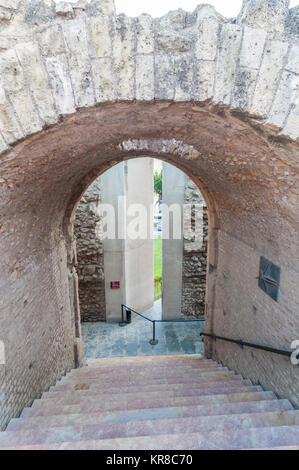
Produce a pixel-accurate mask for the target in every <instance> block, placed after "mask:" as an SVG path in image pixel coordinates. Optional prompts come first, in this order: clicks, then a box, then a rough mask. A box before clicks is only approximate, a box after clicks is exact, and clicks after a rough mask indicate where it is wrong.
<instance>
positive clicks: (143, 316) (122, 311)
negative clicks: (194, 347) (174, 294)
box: [119, 304, 205, 346]
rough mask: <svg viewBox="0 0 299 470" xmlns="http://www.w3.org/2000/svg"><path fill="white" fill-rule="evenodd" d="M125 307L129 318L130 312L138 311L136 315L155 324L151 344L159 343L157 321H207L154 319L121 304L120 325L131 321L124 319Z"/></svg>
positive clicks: (197, 320)
mask: <svg viewBox="0 0 299 470" xmlns="http://www.w3.org/2000/svg"><path fill="white" fill-rule="evenodd" d="M124 309H126V312H127V318H128V313H130V314H131V313H132V312H133V313H136V315H139V316H140V317H142V318H143V319H144V320H147V321H150V322H151V323H152V324H153V337H152V339H151V340H150V344H152V345H153V346H154V345H156V344H158V340H157V339H156V323H170V322H173V323H186V322H199V321H200V322H202V321H205V320H200V319H199V318H196V319H193V320H152V319H151V318H148V317H146V316H145V315H142V313H139V312H137V311H136V310H134V309H133V308H131V307H128V306H127V305H125V304H121V318H122V321H121V322H119V326H126V325H127V324H128V323H130V322H129V321H125V320H124Z"/></svg>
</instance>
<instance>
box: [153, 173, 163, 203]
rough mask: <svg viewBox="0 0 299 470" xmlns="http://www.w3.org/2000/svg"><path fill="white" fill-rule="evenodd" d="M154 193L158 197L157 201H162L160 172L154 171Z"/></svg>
mask: <svg viewBox="0 0 299 470" xmlns="http://www.w3.org/2000/svg"><path fill="white" fill-rule="evenodd" d="M154 191H155V193H156V194H157V195H158V196H159V199H162V171H155V174H154Z"/></svg>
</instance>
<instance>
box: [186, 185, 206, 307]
mask: <svg viewBox="0 0 299 470" xmlns="http://www.w3.org/2000/svg"><path fill="white" fill-rule="evenodd" d="M184 203H185V204H191V205H198V206H200V207H198V208H197V210H196V207H195V208H194V210H193V211H192V213H191V217H192V223H191V227H190V228H191V230H193V229H194V225H195V222H196V220H195V218H196V212H197V211H198V212H197V214H198V216H199V217H201V212H202V234H203V242H202V245H200V246H199V247H198V246H196V244H195V243H190V240H189V238H188V234H186V235H187V237H185V238H184V252H183V272H182V276H183V282H182V314H183V315H184V316H188V315H193V316H198V315H204V313H205V299H206V276H207V253H208V210H207V206H206V203H205V201H204V199H203V197H202V194H201V192H200V191H199V189H198V187H197V186H196V184H195V183H194V182H193V181H192V180H191V179H190V178H188V177H187V176H186V185H185V195H184ZM191 236H192V234H191Z"/></svg>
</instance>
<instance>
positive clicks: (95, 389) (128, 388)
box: [43, 374, 252, 398]
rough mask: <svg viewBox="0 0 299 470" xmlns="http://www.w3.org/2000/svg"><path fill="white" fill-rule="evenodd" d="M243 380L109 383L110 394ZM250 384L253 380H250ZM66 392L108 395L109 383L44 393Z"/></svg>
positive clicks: (221, 377) (223, 377) (213, 378)
mask: <svg viewBox="0 0 299 470" xmlns="http://www.w3.org/2000/svg"><path fill="white" fill-rule="evenodd" d="M240 380H243V379H242V377H241V376H237V375H235V376H233V375H231V376H230V375H224V374H223V375H217V376H211V377H209V376H208V377H201V380H198V381H195V382H191V383H188V385H187V387H186V383H184V382H181V380H178V382H179V383H178V382H175V383H169V382H167V381H166V382H164V383H156V384H143V383H137V384H136V383H134V382H132V383H131V384H124V385H123V384H122V385H121V387H120V386H118V387H116V386H115V385H114V384H113V385H110V384H109V394H115V393H117V394H119V393H120V390H121V392H122V393H130V392H136V393H137V392H145V393H146V392H151V391H160V390H161V391H162V390H181V389H186V388H188V389H191V388H197V387H199V386H200V385H201V384H217V383H222V382H227V381H230V382H237V381H240ZM248 383H249V384H250V385H252V384H251V382H250V381H248ZM65 392H68V393H70V392H77V393H78V392H80V393H81V394H87V395H88V394H92V393H98V394H100V393H105V394H106V395H107V384H104V385H103V384H101V383H97V382H95V383H93V382H89V383H86V382H84V381H82V382H77V383H76V382H74V383H67V384H61V385H57V386H56V387H51V388H50V390H49V391H48V392H44V393H43V398H44V397H47V396H51V395H52V396H54V395H55V394H57V395H58V394H62V393H65Z"/></svg>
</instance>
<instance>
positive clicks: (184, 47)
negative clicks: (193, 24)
mask: <svg viewBox="0 0 299 470" xmlns="http://www.w3.org/2000/svg"><path fill="white" fill-rule="evenodd" d="M192 33H193V31H192ZM193 43H194V37H193V35H192V34H186V33H185V32H184V31H172V30H170V31H160V32H158V33H157V36H156V48H157V50H162V51H165V52H187V51H190V50H191V49H192V46H193Z"/></svg>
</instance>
